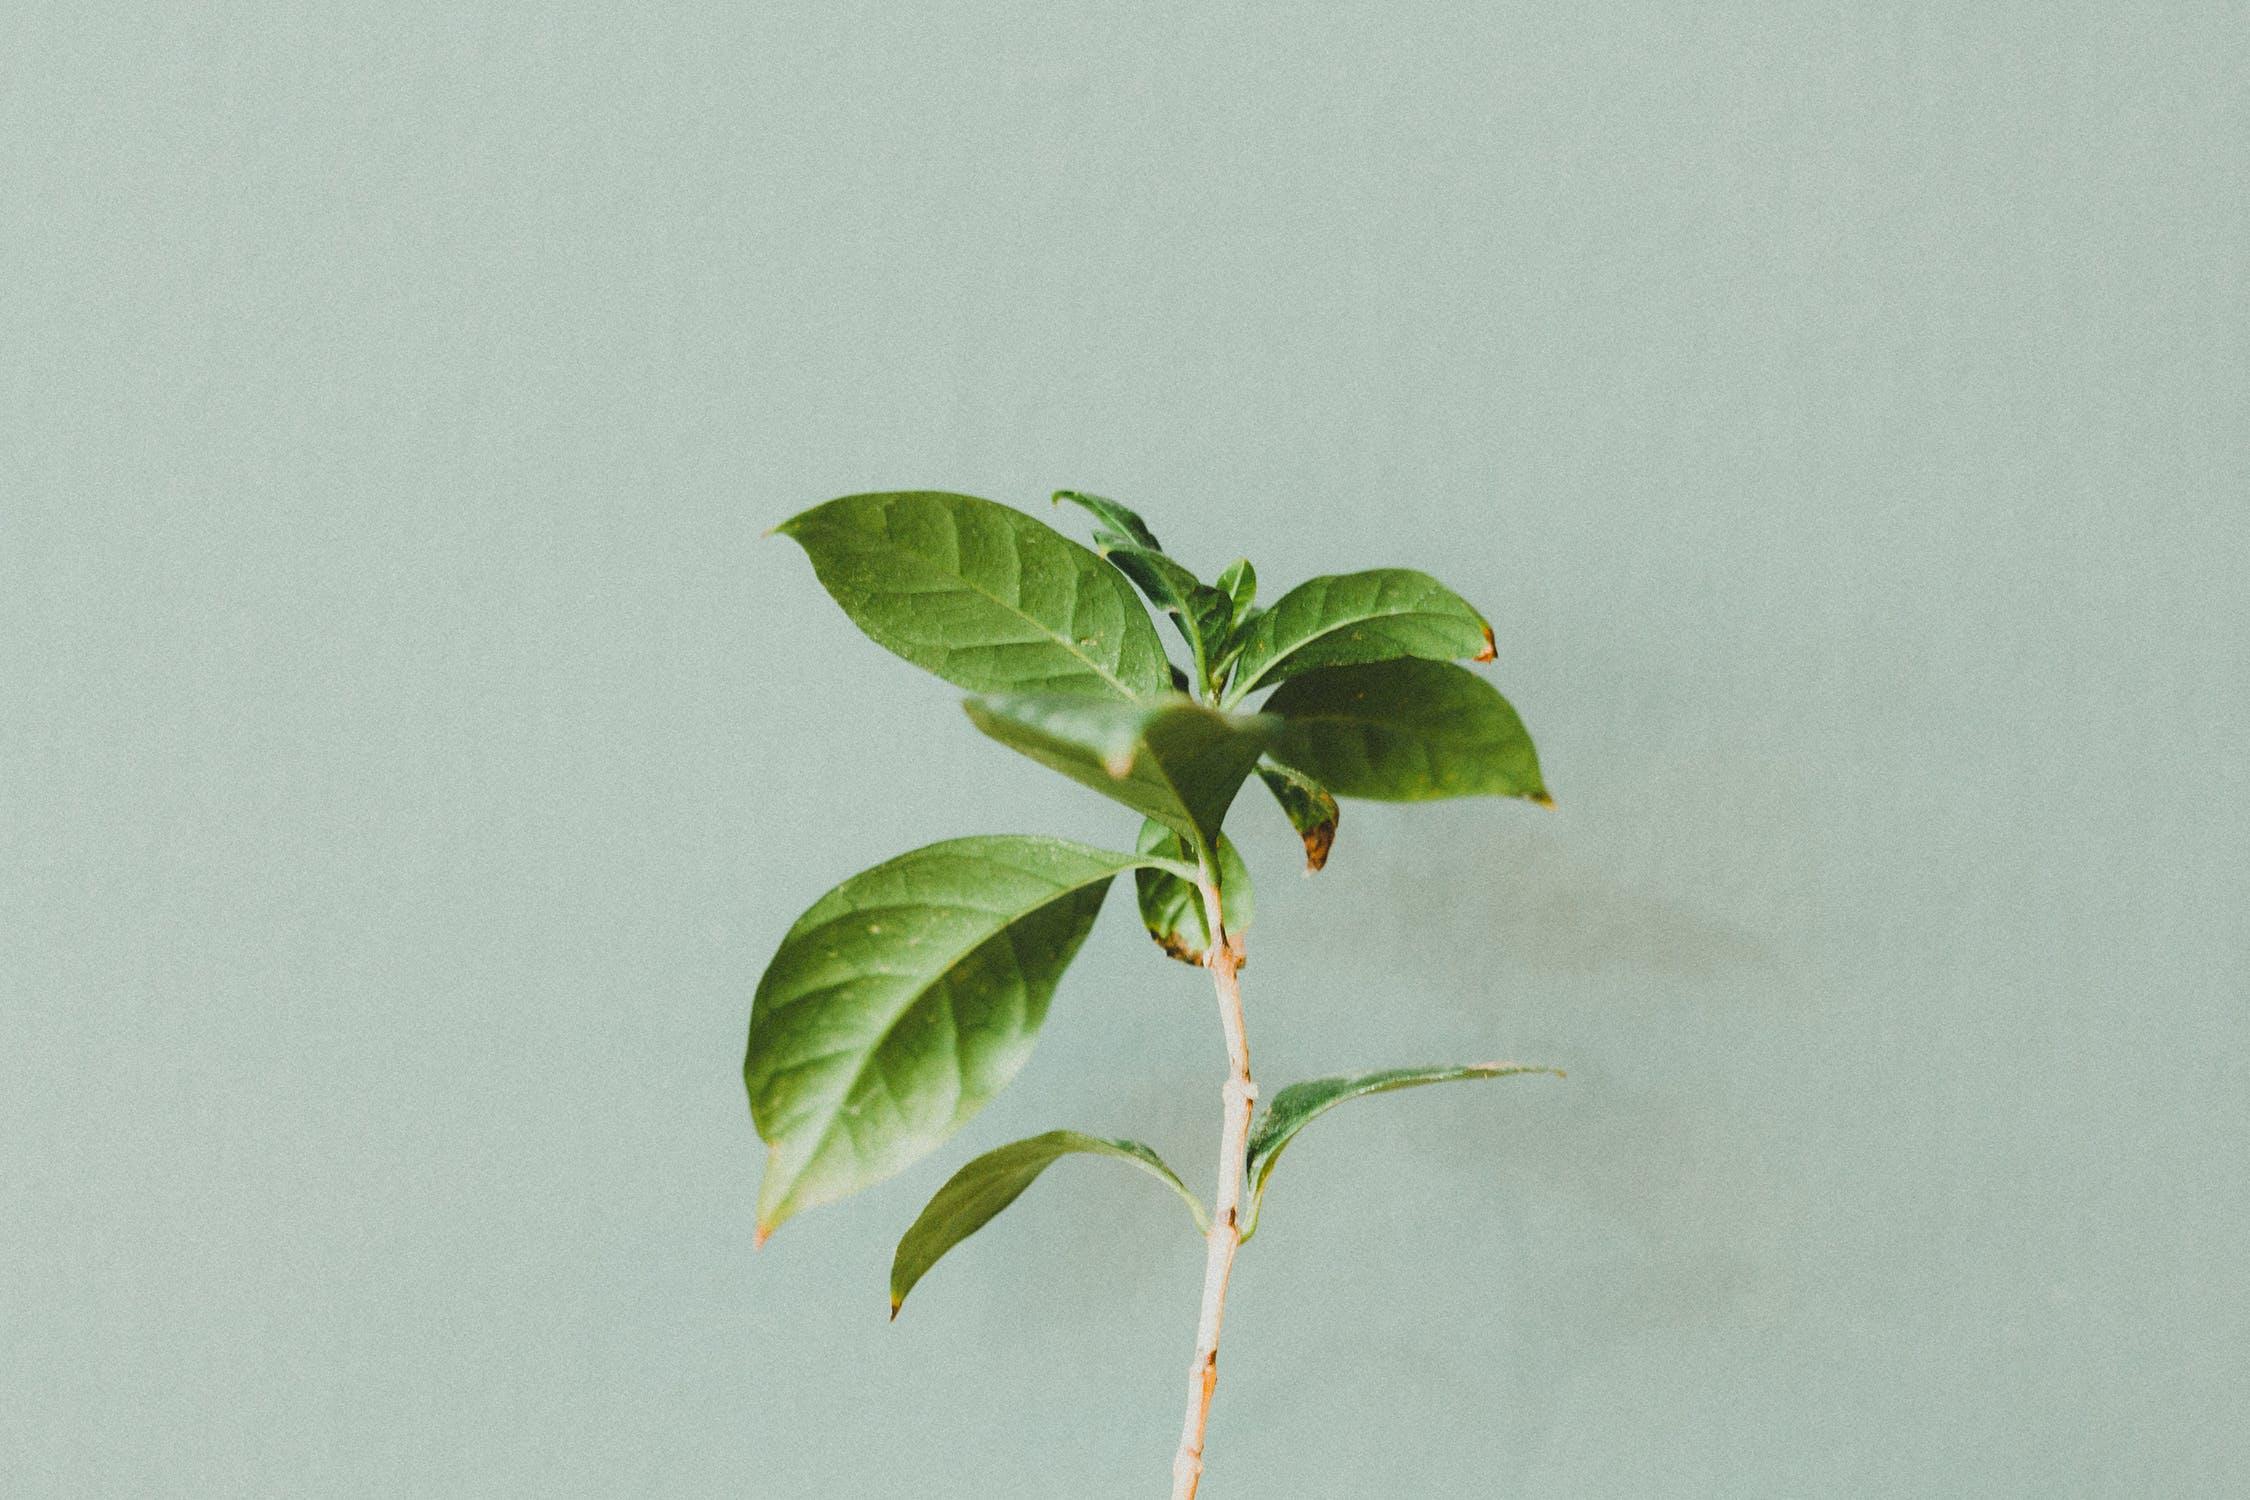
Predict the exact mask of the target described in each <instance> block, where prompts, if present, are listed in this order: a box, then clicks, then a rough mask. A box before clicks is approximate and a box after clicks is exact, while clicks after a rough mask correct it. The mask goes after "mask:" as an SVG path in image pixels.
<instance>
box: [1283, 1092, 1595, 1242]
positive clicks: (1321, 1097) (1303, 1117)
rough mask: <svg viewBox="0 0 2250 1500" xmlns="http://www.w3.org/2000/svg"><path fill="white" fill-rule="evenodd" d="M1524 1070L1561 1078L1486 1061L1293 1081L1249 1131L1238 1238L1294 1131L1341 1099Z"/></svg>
mask: <svg viewBox="0 0 2250 1500" xmlns="http://www.w3.org/2000/svg"><path fill="white" fill-rule="evenodd" d="M1525 1073H1545V1074H1548V1075H1549V1076H1551V1077H1554V1078H1560V1077H1562V1076H1563V1075H1562V1070H1561V1069H1560V1068H1544V1067H1538V1066H1536V1065H1533V1064H1530V1063H1512V1062H1490V1063H1469V1064H1467V1065H1465V1066H1460V1067H1430V1068H1392V1069H1389V1070H1388V1071H1386V1072H1381V1073H1353V1074H1346V1075H1343V1076H1339V1077H1335V1078H1314V1079H1309V1080H1307V1081H1306V1082H1304V1083H1292V1084H1291V1085H1289V1087H1287V1088H1285V1089H1283V1090H1282V1091H1281V1092H1280V1093H1278V1094H1276V1095H1274V1096H1273V1102H1272V1103H1271V1104H1269V1105H1267V1106H1266V1109H1265V1113H1264V1114H1263V1115H1261V1116H1260V1117H1259V1119H1258V1123H1257V1125H1256V1126H1255V1127H1253V1128H1252V1130H1251V1132H1250V1156H1249V1161H1248V1163H1247V1166H1246V1171H1247V1172H1248V1175H1249V1188H1250V1222H1249V1224H1248V1226H1247V1227H1246V1228H1244V1230H1243V1231H1242V1237H1243V1239H1245V1240H1247V1239H1249V1238H1250V1236H1251V1235H1253V1234H1255V1233H1257V1230H1258V1210H1259V1207H1260V1206H1261V1205H1262V1204H1263V1203H1264V1202H1265V1199H1266V1183H1267V1181H1268V1180H1269V1179H1270V1178H1271V1177H1272V1176H1273V1167H1274V1163H1275V1162H1277V1161H1279V1160H1280V1159H1281V1153H1282V1152H1283V1151H1284V1150H1285V1149H1287V1147H1288V1145H1289V1143H1290V1142H1291V1141H1293V1140H1295V1139H1296V1138H1297V1132H1299V1131H1301V1130H1303V1129H1304V1128H1305V1127H1306V1126H1307V1125H1310V1124H1311V1123H1312V1122H1313V1121H1314V1120H1316V1119H1318V1118H1320V1117H1321V1116H1322V1115H1324V1114H1326V1113H1327V1112H1328V1111H1329V1110H1332V1109H1334V1108H1335V1107H1336V1106H1337V1105H1339V1104H1342V1103H1343V1102H1344V1101H1345V1100H1347V1099H1359V1098H1364V1097H1365V1096H1366V1095H1369V1094H1387V1093H1389V1092H1390V1091H1391V1090H1393V1089H1411V1088H1419V1087H1420V1086H1421V1085H1423V1084H1425V1083H1450V1082H1452V1081H1453V1080H1455V1079H1457V1078H1515V1077H1519V1076H1521V1075H1523V1074H1525Z"/></svg>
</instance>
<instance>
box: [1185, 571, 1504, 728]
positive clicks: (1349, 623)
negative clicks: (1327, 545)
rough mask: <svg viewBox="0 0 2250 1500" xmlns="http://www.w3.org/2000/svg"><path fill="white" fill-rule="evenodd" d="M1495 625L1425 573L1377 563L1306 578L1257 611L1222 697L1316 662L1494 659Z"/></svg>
mask: <svg viewBox="0 0 2250 1500" xmlns="http://www.w3.org/2000/svg"><path fill="white" fill-rule="evenodd" d="M1492 652H1493V648H1492V628H1491V627H1490V626H1489V625H1487V624H1485V622H1484V616H1482V615H1480V614H1478V613H1477V612H1476V611H1475V610H1474V609H1472V608H1470V607H1469V603H1468V601H1467V600H1465V599H1463V598H1462V597H1461V596H1460V595H1459V594H1456V593H1454V592H1453V590H1451V589H1449V588H1447V587H1446V586H1445V585H1444V584H1442V583H1440V582H1438V581H1437V580H1436V579H1435V578H1432V577H1431V576H1430V575H1429V574H1427V573H1417V572H1415V571H1414V570H1413V569H1411V568H1376V569H1373V570H1371V571H1369V572H1365V573H1338V574H1332V575H1330V576H1328V577H1324V578H1313V579H1308V580H1306V581H1305V582H1303V583H1301V584H1299V585H1297V587H1295V588H1293V589H1291V590H1290V591H1289V592H1288V593H1286V594H1283V595H1282V596H1281V597H1280V598H1279V599H1277V600H1275V601H1274V603H1273V607H1272V608H1270V609H1268V610H1267V611H1266V612H1265V613H1264V614H1263V615H1260V616H1259V617H1258V623H1257V624H1256V625H1255V626H1254V627H1253V628H1252V629H1251V631H1250V633H1249V636H1248V638H1247V639H1246V640H1245V641H1244V642H1243V647H1242V657H1241V659H1240V660H1239V661H1237V662H1236V663H1235V670H1234V681H1233V684H1232V685H1231V686H1230V687H1229V688H1228V690H1227V701H1228V702H1230V703H1234V702H1239V701H1240V700H1241V699H1242V697H1243V696H1244V695H1245V694H1247V693H1252V692H1255V691H1256V690H1257V689H1259V688H1261V687H1271V686H1273V685H1274V684H1275V683H1277V682H1281V681H1283V680H1284V679H1287V678H1290V677H1295V676H1297V675H1298V674H1300V673H1303V672H1310V671H1312V670H1314V669H1315V668H1319V667H1340V666H1347V665H1351V664H1353V663H1357V662H1370V661H1393V660H1396V659H1398V658H1399V657H1423V658H1426V659H1428V660H1431V661H1451V660H1453V659H1454V658H1456V657H1470V658H1474V659H1475V660H1477V661H1490V660H1492Z"/></svg>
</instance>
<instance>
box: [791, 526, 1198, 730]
mask: <svg viewBox="0 0 2250 1500" xmlns="http://www.w3.org/2000/svg"><path fill="white" fill-rule="evenodd" d="M774 529H775V530H776V531H779V532H781V533H782V534H783V535H784V536H788V537H790V538H792V539H794V540H795V541H796V542H797V543H798V544H799V545H801V546H802V547H803V548H804V549H805V554H806V555H807V556H808V557H810V558H811V559H812V565H813V571H814V572H815V573H816V574H818V575H819V578H820V582H821V586H822V587H824V588H826V589H827V590H828V592H829V594H830V595H831V596H833V597H834V598H835V600H836V602H837V603H838V604H840V605H842V606H843V608H844V613H846V614H847V615H850V616H851V618H852V621H853V623H854V624H856V625H858V626H859V628H860V629H862V630H864V631H866V632H867V634H868V635H869V636H870V637H872V638H873V639H874V640H875V642H876V643H877V644H879V645H881V646H883V647H885V648H887V649H889V650H891V651H894V652H896V653H897V654H898V655H900V656H903V657H905V658H906V659H907V660H908V661H910V662H913V663H914V664H915V665H916V666H918V667H923V668H926V669H928V670H929V671H932V672H935V673H936V674H937V675H938V676H940V677H942V678H944V679H945V680H946V681H948V682H951V683H954V684H956V685H957V686H960V687H964V688H967V689H969V690H970V691H971V692H978V693H988V692H1042V693H1082V694H1093V695H1097V696H1109V697H1117V698H1134V697H1140V696H1143V695H1146V694H1152V693H1162V692H1164V691H1166V690H1167V687H1168V684H1169V672H1168V670H1167V664H1166V662H1165V659H1164V646H1163V643H1162V642H1161V641H1159V640H1158V639H1157V637H1156V627H1155V625H1154V624H1153V623H1152V622H1151V621H1150V620H1149V617H1148V612H1147V611H1146V610H1144V609H1142V608H1141V605H1140V601H1139V600H1137V599H1135V598H1134V597H1133V591H1132V590H1131V589H1130V588H1128V587H1127V586H1126V584H1125V581H1124V580H1123V579H1122V578H1120V577H1119V576H1118V575H1117V570H1116V569H1114V568H1112V567H1110V566H1109V565H1107V564H1106V563H1104V562H1103V561H1102V560H1101V559H1100V558H1098V557H1096V556H1095V555H1094V554H1093V553H1091V552H1089V551H1087V550H1086V549H1085V548H1084V547H1081V546H1079V545H1078V544H1077V543H1076V542H1074V541H1072V540H1070V538H1068V537H1066V536H1064V535H1063V534H1062V533H1061V532H1059V531H1056V530H1055V529H1054V528H1053V527H1051V526H1048V525H1047V524H1045V523H1044V522H1041V521H1038V520H1034V519H1033V518H1032V517H1030V516H1027V515H1025V514H1023V513H1022V512H1021V511H1017V510H1011V509H1009V508H1008V507H1007V506H1005V505H995V504H994V503H993V502H991V501H990V500H979V499H976V498H975V497H974V496H970V495H950V494H943V493H939V492H936V491H928V490H921V491H909V492H902V493H898V494H878V495H847V496H845V497H844V498H842V499H840V500H831V501H829V502H828V503H827V504H825V505H816V506H814V507H813V508H812V509H811V510H808V511H806V512H805V513H804V514H802V515H799V516H793V517H791V518H790V519H789V520H787V521H784V522H782V523H781V524H780V525H779V526H777V527H775V528H774Z"/></svg>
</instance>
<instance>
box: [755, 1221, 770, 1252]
mask: <svg viewBox="0 0 2250 1500" xmlns="http://www.w3.org/2000/svg"><path fill="white" fill-rule="evenodd" d="M772 1238H773V1226H772V1225H771V1224H760V1225H759V1226H758V1227H757V1228H755V1229H753V1230H751V1231H750V1248H751V1249H753V1250H763V1249H765V1248H766V1241H767V1240H770V1239H772Z"/></svg>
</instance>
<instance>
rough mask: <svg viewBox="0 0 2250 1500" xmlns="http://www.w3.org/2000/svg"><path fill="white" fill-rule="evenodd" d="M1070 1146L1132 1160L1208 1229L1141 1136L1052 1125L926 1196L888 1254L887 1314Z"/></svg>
mask: <svg viewBox="0 0 2250 1500" xmlns="http://www.w3.org/2000/svg"><path fill="white" fill-rule="evenodd" d="M1074 1151H1083V1152H1088V1153H1091V1154H1093V1155H1096V1156H1113V1157H1116V1158H1117V1159H1118V1160H1119V1161H1126V1162H1131V1163H1132V1164H1133V1165H1134V1166H1136V1167H1139V1168H1140V1169H1141V1170H1142V1171H1144V1172H1146V1173H1148V1174H1149V1175H1150V1176H1151V1177H1154V1178H1156V1179H1157V1180H1159V1181H1160V1182H1162V1183H1163V1184H1164V1185H1165V1186H1167V1187H1169V1188H1170V1189H1171V1190H1172V1191H1173V1192H1175V1193H1178V1194H1179V1195H1180V1200H1181V1201H1182V1202H1184V1203H1185V1204H1187V1206H1188V1212H1189V1213H1190V1214H1192V1215H1193V1216H1194V1218H1195V1227H1196V1229H1197V1231H1198V1232H1202V1231H1205V1230H1207V1229H1208V1227H1209V1225H1208V1221H1207V1219H1206V1218H1205V1216H1204V1212H1203V1205H1202V1204H1200V1203H1198V1202H1196V1201H1195V1194H1193V1193H1191V1192H1189V1191H1188V1190H1187V1186H1186V1184H1184V1183H1182V1182H1181V1181H1180V1179H1179V1177H1178V1176H1177V1175H1176V1174H1175V1173H1174V1172H1173V1171H1172V1169H1171V1168H1170V1167H1168V1166H1166V1165H1164V1158H1162V1157H1160V1156H1158V1155H1157V1154H1156V1153H1155V1152H1154V1151H1151V1150H1150V1149H1149V1148H1148V1147H1146V1146H1144V1145H1142V1144H1141V1143H1140V1142H1139V1141H1112V1140H1105V1139H1103V1138H1102V1137H1100V1136H1095V1135H1080V1134H1079V1133H1078V1132H1077V1131H1075V1130H1050V1131H1048V1132H1047V1133H1046V1134H1045V1135H1034V1136H1027V1137H1025V1138H1024V1139H1023V1140H1020V1141H1010V1142H1009V1143H1008V1144H1007V1145H1005V1146H1001V1147H998V1148H997V1149H995V1150H991V1151H987V1152H985V1153H984V1155H982V1156H980V1157H978V1158H977V1159H976V1160H974V1161H972V1162H970V1163H969V1164H968V1165H967V1166H965V1167H963V1168H962V1169H961V1170H960V1171H958V1172H956V1173H954V1174H953V1175H952V1176H951V1177H950V1178H948V1179H946V1184H945V1186H944V1187H941V1188H939V1189H938V1190H937V1196H935V1197H933V1198H932V1199H930V1201H929V1205H928V1206H927V1207H925V1208H924V1209H923V1210H922V1213H921V1216H920V1217H919V1218H917V1219H916V1220H915V1221H914V1223H913V1224H912V1225H911V1226H909V1227H908V1229H907V1231H906V1234H905V1237H904V1238H902V1239H901V1240H900V1241H899V1242H898V1253H897V1254H896V1255H894V1256H892V1257H891V1316H892V1317H894V1318H895V1317H897V1316H898V1310H899V1307H900V1305H901V1304H902V1303H904V1302H905V1301H906V1294H907V1293H908V1292H910V1291H912V1290H914V1284H915V1283H916V1282H918V1281H920V1280H921V1279H922V1278H923V1277H924V1276H925V1275H927V1274H929V1270H930V1267H932V1266H934V1265H936V1264H937V1263H938V1262H939V1261H940V1260H941V1259H943V1258H944V1256H945V1253H946V1252H947V1251H948V1250H951V1249H952V1248H953V1247H954V1246H955V1245H958V1244H960V1243H961V1242H962V1241H963V1240H965V1239H967V1238H968V1237H969V1236H970V1235H972V1234H975V1233H976V1232H977V1231H978V1230H980V1229H982V1228H983V1227H984V1226H985V1225H987V1224H989V1223H991V1222H992V1220H993V1219H994V1217H996V1216H997V1215H998V1214H999V1213H1000V1211H1001V1210H1002V1209H1004V1208H1006V1207H1007V1206H1008V1205H1009V1204H1011V1203H1013V1202H1015V1201H1016V1199H1017V1198H1019V1197H1021V1196H1022V1194H1023V1190H1024V1189H1025V1188H1028V1187H1030V1186H1031V1184H1032V1183H1033V1182H1035V1181H1037V1180H1038V1178H1039V1174H1040V1173H1042V1172H1044V1171H1046V1170H1047V1168H1049V1167H1051V1166H1053V1165H1054V1164H1055V1163H1056V1162H1057V1161H1058V1160H1060V1159H1061V1158H1063V1157H1065V1156H1068V1155H1070V1154H1071V1153H1072V1152H1074Z"/></svg>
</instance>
